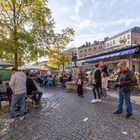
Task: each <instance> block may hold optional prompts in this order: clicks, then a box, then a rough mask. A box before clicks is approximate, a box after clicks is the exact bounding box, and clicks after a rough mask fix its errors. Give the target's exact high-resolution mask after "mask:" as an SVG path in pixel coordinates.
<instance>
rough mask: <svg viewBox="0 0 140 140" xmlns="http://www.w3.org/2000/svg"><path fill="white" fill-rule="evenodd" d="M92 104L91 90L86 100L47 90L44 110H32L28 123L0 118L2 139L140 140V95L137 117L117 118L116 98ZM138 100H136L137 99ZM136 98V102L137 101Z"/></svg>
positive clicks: (63, 92)
mask: <svg viewBox="0 0 140 140" xmlns="http://www.w3.org/2000/svg"><path fill="white" fill-rule="evenodd" d="M109 94H110V97H109V99H107V100H102V102H101V103H96V104H92V103H91V100H92V98H93V95H92V91H90V90H87V91H86V92H85V97H84V98H79V97H78V96H77V95H76V94H75V93H68V92H66V90H65V89H62V88H56V89H46V90H45V92H44V97H43V99H42V108H38V109H34V108H33V109H31V110H30V112H29V113H28V114H27V115H26V118H25V120H23V121H17V122H16V123H14V124H11V125H9V124H7V123H6V122H5V121H4V119H5V118H8V114H7V115H5V116H2V117H1V118H0V139H1V140H140V102H139V101H140V100H138V98H139V99H140V96H137V101H136V102H134V101H133V100H132V101H133V109H134V117H133V118H131V119H129V120H126V119H125V108H124V113H123V115H120V116H114V115H113V114H112V113H113V112H114V111H116V108H117V95H116V93H113V92H110V93H109ZM135 98H136V97H135ZM135 98H134V99H135Z"/></svg>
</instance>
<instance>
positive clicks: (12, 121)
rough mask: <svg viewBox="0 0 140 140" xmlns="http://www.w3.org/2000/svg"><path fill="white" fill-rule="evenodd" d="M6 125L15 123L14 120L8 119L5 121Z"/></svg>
mask: <svg viewBox="0 0 140 140" xmlns="http://www.w3.org/2000/svg"><path fill="white" fill-rule="evenodd" d="M5 122H6V123H14V122H15V118H12V119H8V120H6V121H5Z"/></svg>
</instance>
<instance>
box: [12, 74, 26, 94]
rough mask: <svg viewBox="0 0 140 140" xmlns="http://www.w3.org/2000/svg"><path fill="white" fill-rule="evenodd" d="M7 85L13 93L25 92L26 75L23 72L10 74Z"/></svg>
mask: <svg viewBox="0 0 140 140" xmlns="http://www.w3.org/2000/svg"><path fill="white" fill-rule="evenodd" d="M9 86H10V87H11V89H12V90H13V93H14V94H15V95H18V94H22V93H26V75H25V73H24V72H21V71H19V72H16V73H15V74H12V76H11V79H10V82H9Z"/></svg>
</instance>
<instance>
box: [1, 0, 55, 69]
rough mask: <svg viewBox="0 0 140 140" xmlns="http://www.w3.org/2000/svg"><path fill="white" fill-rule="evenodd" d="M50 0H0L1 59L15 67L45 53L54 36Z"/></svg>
mask: <svg viewBox="0 0 140 140" xmlns="http://www.w3.org/2000/svg"><path fill="white" fill-rule="evenodd" d="M53 29H54V20H53V18H52V17H51V11H50V9H49V8H48V0H0V58H1V59H6V60H11V61H12V60H13V61H14V63H15V66H16V67H18V65H21V64H22V63H23V62H24V63H26V62H29V61H35V60H37V58H39V57H41V56H46V54H47V53H48V48H49V46H50V44H51V43H52V38H53V37H54V31H53Z"/></svg>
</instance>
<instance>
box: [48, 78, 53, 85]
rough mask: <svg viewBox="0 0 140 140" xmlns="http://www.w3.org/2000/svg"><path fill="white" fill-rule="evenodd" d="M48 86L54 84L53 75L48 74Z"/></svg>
mask: <svg viewBox="0 0 140 140" xmlns="http://www.w3.org/2000/svg"><path fill="white" fill-rule="evenodd" d="M48 86H53V77H52V76H51V75H49V76H48Z"/></svg>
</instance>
